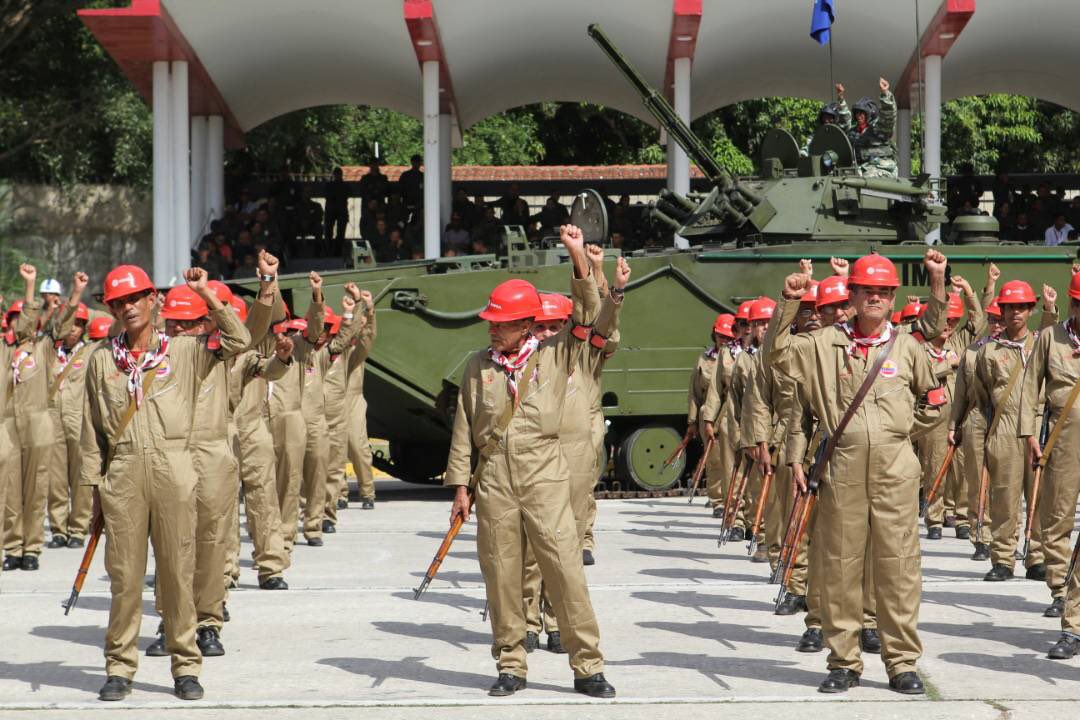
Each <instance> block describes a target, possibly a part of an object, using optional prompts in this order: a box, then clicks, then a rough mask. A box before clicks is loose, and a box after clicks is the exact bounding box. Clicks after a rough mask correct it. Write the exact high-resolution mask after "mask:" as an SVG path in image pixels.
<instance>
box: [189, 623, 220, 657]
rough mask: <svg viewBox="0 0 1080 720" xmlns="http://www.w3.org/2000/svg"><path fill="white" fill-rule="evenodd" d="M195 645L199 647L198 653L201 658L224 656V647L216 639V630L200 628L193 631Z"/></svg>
mask: <svg viewBox="0 0 1080 720" xmlns="http://www.w3.org/2000/svg"><path fill="white" fill-rule="evenodd" d="M195 634H196V636H197V637H196V638H195V643H196V644H197V645H198V646H199V652H201V653H202V656H203V657H221V656H222V655H224V654H225V647H224V646H223V645H222V644H221V640H219V639H218V631H217V628H212V627H201V628H199V629H198V630H196V631H195Z"/></svg>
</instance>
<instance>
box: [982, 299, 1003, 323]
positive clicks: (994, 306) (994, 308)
mask: <svg viewBox="0 0 1080 720" xmlns="http://www.w3.org/2000/svg"><path fill="white" fill-rule="evenodd" d="M986 314H987V315H990V316H992V317H997V318H999V317H1001V306H1000V305H998V301H997V298H994V299H993V300H991V301H990V304H989V305H987V306H986Z"/></svg>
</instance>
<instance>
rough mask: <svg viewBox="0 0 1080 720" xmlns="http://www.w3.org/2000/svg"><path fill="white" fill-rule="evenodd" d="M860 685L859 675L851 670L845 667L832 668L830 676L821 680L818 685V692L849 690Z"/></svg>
mask: <svg viewBox="0 0 1080 720" xmlns="http://www.w3.org/2000/svg"><path fill="white" fill-rule="evenodd" d="M858 686H859V676H858V675H856V674H855V673H854V672H853V671H851V670H845V669H844V668H836V669H835V670H830V671H829V675H828V677H826V678H825V679H824V680H822V681H821V684H820V685H818V692H823V693H842V692H847V691H848V688H853V687H858Z"/></svg>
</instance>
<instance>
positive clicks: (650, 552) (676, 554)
mask: <svg viewBox="0 0 1080 720" xmlns="http://www.w3.org/2000/svg"><path fill="white" fill-rule="evenodd" d="M715 539H716V538H713V540H715ZM625 552H628V553H633V554H635V555H645V556H647V557H658V558H666V559H668V560H690V561H692V562H697V563H702V564H704V563H706V562H716V561H718V560H722V559H723V558H722V557H721V556H720V553H703V552H696V551H693V550H663V549H660V548H627V549H626V551H625Z"/></svg>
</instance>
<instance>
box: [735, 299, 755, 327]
mask: <svg viewBox="0 0 1080 720" xmlns="http://www.w3.org/2000/svg"><path fill="white" fill-rule="evenodd" d="M753 304H754V301H753V300H747V301H746V302H743V303H740V304H739V309H738V310H736V311H735V319H736V320H745V321H747V322H750V306H751V305H753Z"/></svg>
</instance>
